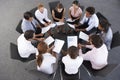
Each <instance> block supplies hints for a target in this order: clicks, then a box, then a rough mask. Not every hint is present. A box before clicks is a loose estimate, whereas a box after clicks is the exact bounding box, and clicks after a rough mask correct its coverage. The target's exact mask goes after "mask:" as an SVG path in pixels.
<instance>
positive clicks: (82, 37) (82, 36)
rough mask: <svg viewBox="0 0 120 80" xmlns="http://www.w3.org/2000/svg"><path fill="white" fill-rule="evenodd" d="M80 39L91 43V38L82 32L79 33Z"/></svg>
mask: <svg viewBox="0 0 120 80" xmlns="http://www.w3.org/2000/svg"><path fill="white" fill-rule="evenodd" d="M79 38H81V39H83V40H85V41H89V36H88V35H87V34H85V33H84V32H82V31H80V33H79Z"/></svg>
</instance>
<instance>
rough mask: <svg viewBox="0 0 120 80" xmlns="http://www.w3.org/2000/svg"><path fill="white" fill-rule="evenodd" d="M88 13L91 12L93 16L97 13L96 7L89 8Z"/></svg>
mask: <svg viewBox="0 0 120 80" xmlns="http://www.w3.org/2000/svg"><path fill="white" fill-rule="evenodd" d="M86 11H87V12H89V13H90V14H91V15H93V14H94V13H95V8H94V7H87V8H86Z"/></svg>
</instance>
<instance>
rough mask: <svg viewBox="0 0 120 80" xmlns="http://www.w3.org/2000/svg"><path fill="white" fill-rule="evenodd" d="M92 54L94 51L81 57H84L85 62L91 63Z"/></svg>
mask: <svg viewBox="0 0 120 80" xmlns="http://www.w3.org/2000/svg"><path fill="white" fill-rule="evenodd" d="M92 54H93V50H91V51H88V52H87V53H85V54H82V55H81V56H82V57H83V60H87V61H91V57H92Z"/></svg>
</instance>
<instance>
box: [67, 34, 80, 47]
mask: <svg viewBox="0 0 120 80" xmlns="http://www.w3.org/2000/svg"><path fill="white" fill-rule="evenodd" d="M67 45H68V48H69V47H70V46H76V47H77V46H78V40H77V36H67Z"/></svg>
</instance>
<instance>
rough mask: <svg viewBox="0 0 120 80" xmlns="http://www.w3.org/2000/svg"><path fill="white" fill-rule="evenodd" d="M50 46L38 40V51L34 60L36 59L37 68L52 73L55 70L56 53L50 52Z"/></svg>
mask: <svg viewBox="0 0 120 80" xmlns="http://www.w3.org/2000/svg"><path fill="white" fill-rule="evenodd" d="M53 48H54V46H52V47H50V48H49V47H48V45H47V44H46V43H45V42H40V43H39V44H38V46H37V49H38V51H37V52H36V53H37V56H36V60H37V70H38V71H41V72H44V73H47V74H52V73H54V72H55V70H56V65H55V63H56V61H57V60H56V53H54V52H52V49H53Z"/></svg>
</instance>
